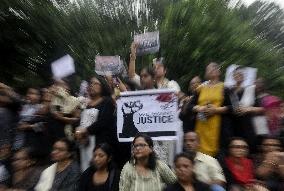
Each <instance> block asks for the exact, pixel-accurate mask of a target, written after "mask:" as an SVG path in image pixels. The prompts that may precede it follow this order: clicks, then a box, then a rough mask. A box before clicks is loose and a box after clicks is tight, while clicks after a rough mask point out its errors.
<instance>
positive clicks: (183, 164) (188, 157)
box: [164, 153, 210, 191]
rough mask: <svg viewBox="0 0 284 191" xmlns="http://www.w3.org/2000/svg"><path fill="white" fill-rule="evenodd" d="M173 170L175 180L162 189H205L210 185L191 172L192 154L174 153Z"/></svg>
mask: <svg viewBox="0 0 284 191" xmlns="http://www.w3.org/2000/svg"><path fill="white" fill-rule="evenodd" d="M174 163H175V172H176V175H177V182H176V183H174V184H171V185H169V186H167V188H166V189H165V190H164V191H189V190H194V191H206V190H208V191H209V190H210V187H209V186H208V185H207V184H205V183H202V182H199V181H198V180H197V179H196V178H195V176H194V172H193V165H194V154H190V153H181V154H178V155H176V157H175V159H174Z"/></svg>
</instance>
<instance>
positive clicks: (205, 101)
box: [191, 63, 231, 157]
mask: <svg viewBox="0 0 284 191" xmlns="http://www.w3.org/2000/svg"><path fill="white" fill-rule="evenodd" d="M220 75H221V73H220V66H219V65H218V64H216V63H210V64H209V65H208V66H207V67H206V74H205V77H206V79H207V80H208V81H207V82H205V83H203V84H202V85H201V86H199V88H197V94H196V96H195V97H194V98H193V103H192V105H191V108H192V111H193V112H194V113H196V120H195V131H196V133H197V134H198V136H199V137H200V152H202V153H205V154H208V155H211V156H213V157H214V156H216V155H217V153H218V152H219V148H220V147H221V148H223V147H225V145H226V144H227V141H228V140H227V138H228V137H230V136H231V135H230V134H231V132H230V131H231V130H230V124H229V120H228V119H227V117H226V116H225V114H226V113H228V111H229V108H230V105H231V103H230V98H229V94H228V91H227V90H226V89H225V88H224V84H223V83H222V82H220ZM222 126H224V128H222ZM221 135H222V138H221V139H220V137H221ZM220 140H221V141H222V142H221V145H220V144H219V142H220Z"/></svg>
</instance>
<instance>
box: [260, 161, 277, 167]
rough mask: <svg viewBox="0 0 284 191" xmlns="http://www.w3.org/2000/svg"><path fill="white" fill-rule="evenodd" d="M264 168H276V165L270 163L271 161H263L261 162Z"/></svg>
mask: <svg viewBox="0 0 284 191" xmlns="http://www.w3.org/2000/svg"><path fill="white" fill-rule="evenodd" d="M262 163H263V164H264V165H265V166H268V165H269V166H274V167H276V166H277V164H276V163H274V162H272V161H263V162H262Z"/></svg>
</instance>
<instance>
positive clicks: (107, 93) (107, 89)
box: [89, 75, 111, 97]
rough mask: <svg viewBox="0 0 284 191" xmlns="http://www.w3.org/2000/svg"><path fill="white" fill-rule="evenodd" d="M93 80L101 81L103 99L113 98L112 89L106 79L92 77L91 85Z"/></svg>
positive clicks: (97, 76)
mask: <svg viewBox="0 0 284 191" xmlns="http://www.w3.org/2000/svg"><path fill="white" fill-rule="evenodd" d="M93 78H96V79H98V80H99V82H100V83H101V88H102V92H101V95H102V96H103V97H110V96H111V88H110V86H109V85H108V83H107V81H106V80H105V78H103V77H101V76H99V75H95V76H92V77H91V78H90V80H89V84H90V82H91V80H92V79H93Z"/></svg>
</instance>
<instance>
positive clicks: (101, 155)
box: [92, 143, 112, 169]
mask: <svg viewBox="0 0 284 191" xmlns="http://www.w3.org/2000/svg"><path fill="white" fill-rule="evenodd" d="M111 162H112V149H111V146H110V145H109V144H107V143H102V144H99V145H97V146H96V147H95V149H94V152H93V159H92V164H93V165H94V167H95V168H96V169H106V168H108V169H110V168H111Z"/></svg>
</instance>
